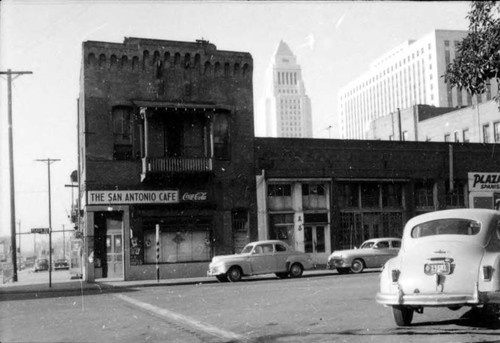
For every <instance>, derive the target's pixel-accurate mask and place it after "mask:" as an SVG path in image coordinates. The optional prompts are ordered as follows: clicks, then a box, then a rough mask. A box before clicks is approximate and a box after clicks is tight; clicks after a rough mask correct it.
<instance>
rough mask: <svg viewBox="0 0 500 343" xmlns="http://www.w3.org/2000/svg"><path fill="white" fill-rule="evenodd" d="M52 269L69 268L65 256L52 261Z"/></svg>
mask: <svg viewBox="0 0 500 343" xmlns="http://www.w3.org/2000/svg"><path fill="white" fill-rule="evenodd" d="M54 269H55V270H58V269H69V262H68V260H67V259H65V258H58V259H56V260H55V261H54Z"/></svg>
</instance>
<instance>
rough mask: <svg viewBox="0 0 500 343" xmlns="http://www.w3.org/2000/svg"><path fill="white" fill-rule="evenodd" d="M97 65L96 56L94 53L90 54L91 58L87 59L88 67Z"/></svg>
mask: <svg viewBox="0 0 500 343" xmlns="http://www.w3.org/2000/svg"><path fill="white" fill-rule="evenodd" d="M95 64H96V61H95V55H94V53H93V52H91V53H90V54H89V57H88V59H87V65H95Z"/></svg>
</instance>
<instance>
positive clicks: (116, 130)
mask: <svg viewBox="0 0 500 343" xmlns="http://www.w3.org/2000/svg"><path fill="white" fill-rule="evenodd" d="M130 112H131V111H130V109H129V108H128V107H115V108H113V112H112V120H113V143H114V144H113V159H115V160H130V159H132V130H131V124H132V123H131V115H130Z"/></svg>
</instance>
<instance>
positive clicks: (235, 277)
mask: <svg viewBox="0 0 500 343" xmlns="http://www.w3.org/2000/svg"><path fill="white" fill-rule="evenodd" d="M241 274H242V273H241V269H240V267H231V268H230V269H229V270H228V271H227V274H226V276H227V278H228V280H229V281H231V282H238V281H240V280H241Z"/></svg>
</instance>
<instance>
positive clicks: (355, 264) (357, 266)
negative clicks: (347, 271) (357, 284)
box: [351, 259, 365, 274]
mask: <svg viewBox="0 0 500 343" xmlns="http://www.w3.org/2000/svg"><path fill="white" fill-rule="evenodd" d="M363 269H365V264H364V263H363V260H360V259H355V260H354V261H352V265H351V272H353V273H354V274H358V273H361V272H362V271H363Z"/></svg>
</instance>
